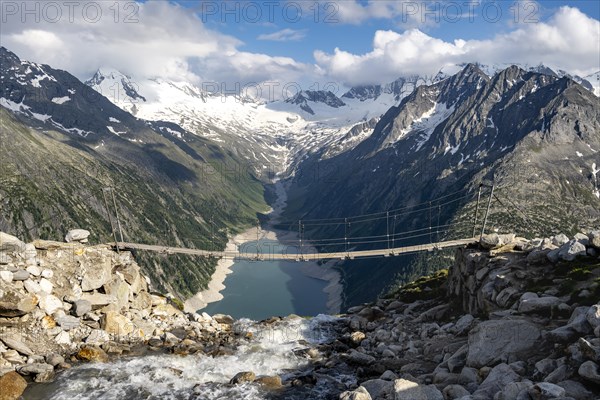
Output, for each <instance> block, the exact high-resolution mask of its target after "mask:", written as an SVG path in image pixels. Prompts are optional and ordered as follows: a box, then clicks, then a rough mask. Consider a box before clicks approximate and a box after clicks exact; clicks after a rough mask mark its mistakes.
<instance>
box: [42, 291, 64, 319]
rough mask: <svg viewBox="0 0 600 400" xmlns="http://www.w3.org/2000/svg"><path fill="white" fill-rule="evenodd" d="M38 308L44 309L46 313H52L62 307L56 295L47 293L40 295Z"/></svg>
mask: <svg viewBox="0 0 600 400" xmlns="http://www.w3.org/2000/svg"><path fill="white" fill-rule="evenodd" d="M40 308H41V309H42V310H44V312H45V313H46V314H47V315H52V314H54V313H55V312H56V311H58V310H61V309H62V308H63V303H62V301H60V300H59V298H58V297H56V296H54V295H51V294H47V295H43V296H40Z"/></svg>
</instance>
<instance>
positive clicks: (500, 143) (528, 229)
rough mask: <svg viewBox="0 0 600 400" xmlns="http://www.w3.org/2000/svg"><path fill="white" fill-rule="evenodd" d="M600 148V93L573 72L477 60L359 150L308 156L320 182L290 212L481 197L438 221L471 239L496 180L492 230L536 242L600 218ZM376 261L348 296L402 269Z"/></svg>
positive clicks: (301, 186) (418, 221)
mask: <svg viewBox="0 0 600 400" xmlns="http://www.w3.org/2000/svg"><path fill="white" fill-rule="evenodd" d="M599 150H600V109H599V107H598V99H597V98H596V97H595V96H594V95H593V94H592V93H591V92H590V91H589V90H588V89H585V88H584V87H583V86H581V85H579V84H577V83H576V82H574V81H573V80H571V79H569V78H568V77H563V78H559V77H557V76H553V75H545V74H540V73H535V72H528V71H525V70H523V69H521V68H519V67H516V66H513V67H509V68H507V69H505V70H503V71H501V72H500V73H498V74H496V75H494V76H492V77H489V76H488V75H486V74H485V73H484V72H483V71H482V70H481V69H479V68H478V66H477V65H474V64H470V65H467V66H466V67H465V68H464V69H463V70H462V71H460V72H459V73H458V74H456V75H454V76H452V77H450V78H448V79H444V80H442V81H440V82H438V83H436V84H433V85H430V86H420V87H419V88H417V89H416V90H415V91H414V92H413V93H411V94H410V95H409V96H408V97H406V98H405V99H404V100H403V101H402V102H401V104H400V105H398V106H396V107H392V108H391V109H390V110H389V111H388V112H387V113H386V114H385V115H384V116H383V117H382V118H381V120H380V121H379V122H378V123H377V125H376V127H375V129H374V132H373V133H372V134H371V135H370V137H368V138H367V139H365V140H364V141H362V142H361V143H360V144H359V145H358V146H356V147H355V148H354V149H353V150H351V151H348V152H345V153H343V154H340V155H337V156H335V157H332V158H329V159H322V158H319V155H316V156H315V158H313V159H309V160H307V161H305V162H304V163H303V164H302V165H301V166H300V168H301V169H302V170H303V171H305V172H306V171H310V170H311V169H315V168H318V170H319V172H320V176H319V177H320V179H319V180H318V181H315V180H314V179H312V178H311V177H312V176H313V175H312V174H310V173H305V174H303V176H302V177H299V178H296V179H295V180H293V181H292V182H291V183H290V186H291V188H292V189H291V191H290V193H289V197H290V206H289V207H288V210H287V216H288V219H289V220H297V219H303V220H306V219H320V218H332V217H344V216H349V215H359V214H367V213H377V212H380V211H382V210H386V209H395V208H401V207H406V206H410V205H414V204H419V203H426V204H427V202H429V201H431V200H433V199H435V198H438V197H440V196H443V195H446V194H449V193H454V192H457V191H465V193H468V191H469V190H470V193H471V196H470V197H468V198H465V199H464V200H462V201H457V202H456V203H454V205H453V207H449V208H448V209H442V210H441V213H440V214H438V213H436V214H438V215H434V218H435V219H437V221H436V223H437V224H438V225H443V224H446V223H449V222H456V221H459V222H464V225H462V230H461V231H460V232H442V233H443V234H441V235H439V237H441V238H443V237H444V234H446V236H448V235H450V236H452V235H451V233H453V234H455V235H457V236H463V237H467V236H470V235H471V233H472V231H471V230H472V224H471V221H472V219H473V214H472V210H473V209H474V206H473V203H472V202H469V200H472V199H473V194H474V193H475V190H476V188H477V187H478V186H479V184H480V182H492V181H493V182H494V184H495V185H496V187H497V188H498V190H497V191H496V197H497V198H494V199H493V200H494V201H493V202H492V214H491V216H490V218H489V225H488V227H491V228H495V229H499V230H511V231H515V232H518V233H519V234H523V235H528V236H534V235H543V234H548V233H549V232H552V231H555V232H557V231H561V230H562V231H565V232H566V233H575V232H576V231H577V230H578V229H581V228H591V227H593V226H598V224H599V223H600V211H599V210H600V199H599V196H600V193H599V189H598V182H597V176H596V175H597V172H598V165H600V153H598V151H599ZM434 205H435V203H434ZM431 219H432V217H431V216H429V218H428V217H427V215H426V214H425V215H423V213H421V215H408V216H398V217H397V218H394V223H393V225H394V229H397V231H411V230H417V229H423V228H427V226H428V225H429V226H431V225H432V222H431ZM579 221H585V222H584V224H586V226H582V225H581V223H580V222H579ZM385 224H386V219H385V218H383V219H382V218H379V219H378V220H376V221H374V222H373V223H371V224H365V225H364V226H361V227H360V236H365V237H370V236H373V235H378V234H382V233H383V234H385V233H386V226H385ZM343 225H344V224H338V225H335V224H334V225H331V224H330V225H323V226H316V227H314V228H313V229H311V228H310V227H307V228H306V229H307V233H306V235H307V237H309V236H311V235H312V236H313V237H343V236H348V235H350V234H351V233H352V232H350V233H348V232H344V226H343ZM348 229H349V228H348V227H347V228H346V230H348ZM356 229H358V228H356ZM355 234H358V231H357V232H356V233H355ZM434 237H435V236H434ZM421 240H423V238H421ZM426 240H427V241H429V240H430V238H429V237H427V238H426ZM418 241H419V239H416V240H415V242H418ZM409 242H410V241H409ZM363 246H364V245H363ZM367 246H368V245H367ZM328 250H331V249H328ZM369 263H370V264H369V269H368V270H367V269H365V268H363V267H365V266H366V264H365V263H364V262H361V261H354V262H345V263H344V268H343V271H344V273H345V274H346V284H347V294H349V293H354V294H357V295H358V296H359V297H360V295H361V293H365V292H372V291H374V290H376V288H378V289H381V287H383V286H384V285H385V283H386V279H382V280H381V281H378V280H377V279H381V278H382V277H383V275H381V274H380V273H379V272H380V271H382V270H384V271H387V274H389V273H390V271H392V270H393V269H394V268H393V266H394V265H397V264H398V262H397V261H382V262H381V263H380V264H379V265H378V268H375V267H374V264H373V261H370V262H369ZM361 268H362V270H361ZM395 270H396V271H397V270H398V268H396V269H395ZM365 271H368V272H365ZM365 274H367V275H365ZM373 275H376V278H377V279H374V278H373ZM387 281H388V282H389V275H388V278H387ZM349 297H352V296H351V295H349ZM355 299H356V297H355Z"/></svg>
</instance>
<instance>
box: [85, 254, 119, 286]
mask: <svg viewBox="0 0 600 400" xmlns="http://www.w3.org/2000/svg"><path fill="white" fill-rule="evenodd" d="M111 278H112V267H111V264H110V260H105V261H103V262H98V263H94V264H93V265H86V267H85V272H84V273H83V279H82V280H81V290H83V291H84V292H90V291H92V290H94V289H100V288H101V287H102V286H103V285H105V284H106V283H108V282H109V281H110V280H111Z"/></svg>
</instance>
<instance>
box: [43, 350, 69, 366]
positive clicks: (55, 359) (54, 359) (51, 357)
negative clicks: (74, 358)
mask: <svg viewBox="0 0 600 400" xmlns="http://www.w3.org/2000/svg"><path fill="white" fill-rule="evenodd" d="M44 359H45V360H46V363H47V364H50V365H52V366H53V367H56V366H57V365H59V364H62V363H64V362H65V358H64V357H63V356H61V355H60V354H56V353H50V354H48V355H46V357H44Z"/></svg>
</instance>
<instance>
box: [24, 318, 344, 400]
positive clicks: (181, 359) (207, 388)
mask: <svg viewBox="0 0 600 400" xmlns="http://www.w3.org/2000/svg"><path fill="white" fill-rule="evenodd" d="M334 322H335V318H334V317H330V316H324V315H320V316H318V317H316V318H313V319H310V320H307V319H302V318H288V319H285V320H284V321H282V322H280V323H277V324H274V325H271V326H265V325H259V324H255V323H254V322H252V321H249V320H241V321H239V322H238V323H237V324H236V326H235V329H241V330H243V331H251V332H253V333H254V338H253V339H252V340H251V341H250V342H245V343H244V344H242V345H240V346H239V347H238V348H237V350H236V351H235V353H234V354H233V355H230V356H219V357H214V358H213V357H210V356H206V355H190V356H177V355H171V354H159V355H149V356H143V357H136V358H129V359H128V358H122V359H120V360H118V361H115V362H110V363H105V364H102V363H89V364H82V365H80V366H77V367H74V368H72V369H70V370H67V371H65V372H63V373H61V374H59V375H58V376H57V378H56V380H55V381H54V382H51V383H47V384H34V385H30V386H29V387H28V389H27V391H26V392H25V394H24V398H26V399H31V400H42V399H44V400H45V399H48V400H50V399H52V400H88V399H89V400H130V399H131V400H133V399H136V400H137V399H148V400H191V399H203V400H204V399H206V400H208V399H211V400H212V399H231V400H263V399H270V398H273V397H272V396H271V395H269V394H268V393H267V392H265V391H264V390H263V389H261V388H260V387H259V386H258V385H256V384H248V383H246V384H243V385H238V386H233V385H229V384H228V382H229V380H230V379H231V378H232V377H233V376H234V375H235V374H236V373H238V372H241V371H253V372H254V373H255V374H256V375H257V376H259V375H280V376H282V378H283V379H284V380H285V378H286V374H288V375H289V374H291V373H292V371H293V370H298V369H302V368H303V367H306V366H307V365H308V361H307V359H306V358H304V357H301V356H297V355H296V354H295V353H294V350H298V349H302V348H306V347H307V346H306V345H305V342H304V341H306V342H308V343H313V344H316V343H322V342H325V341H327V340H329V339H330V338H331V336H332V335H333V332H332V323H334ZM347 379H348V378H347V377H344V376H340V378H339V382H337V384H344V383H343V382H342V381H345V380H347ZM327 385H328V383H327V381H324V382H323V383H321V384H317V386H316V387H315V388H313V389H312V392H311V393H312V394H311V395H310V396H308V397H306V396H307V394H306V393H300V392H299V393H297V394H296V395H294V394H293V393H292V394H289V395H286V397H285V398H288V399H307V398H310V399H317V398H321V395H320V394H319V393H322V395H323V396H326V395H325V393H327V392H329V391H330V390H331V388H330V387H327ZM323 398H324V397H323Z"/></svg>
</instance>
